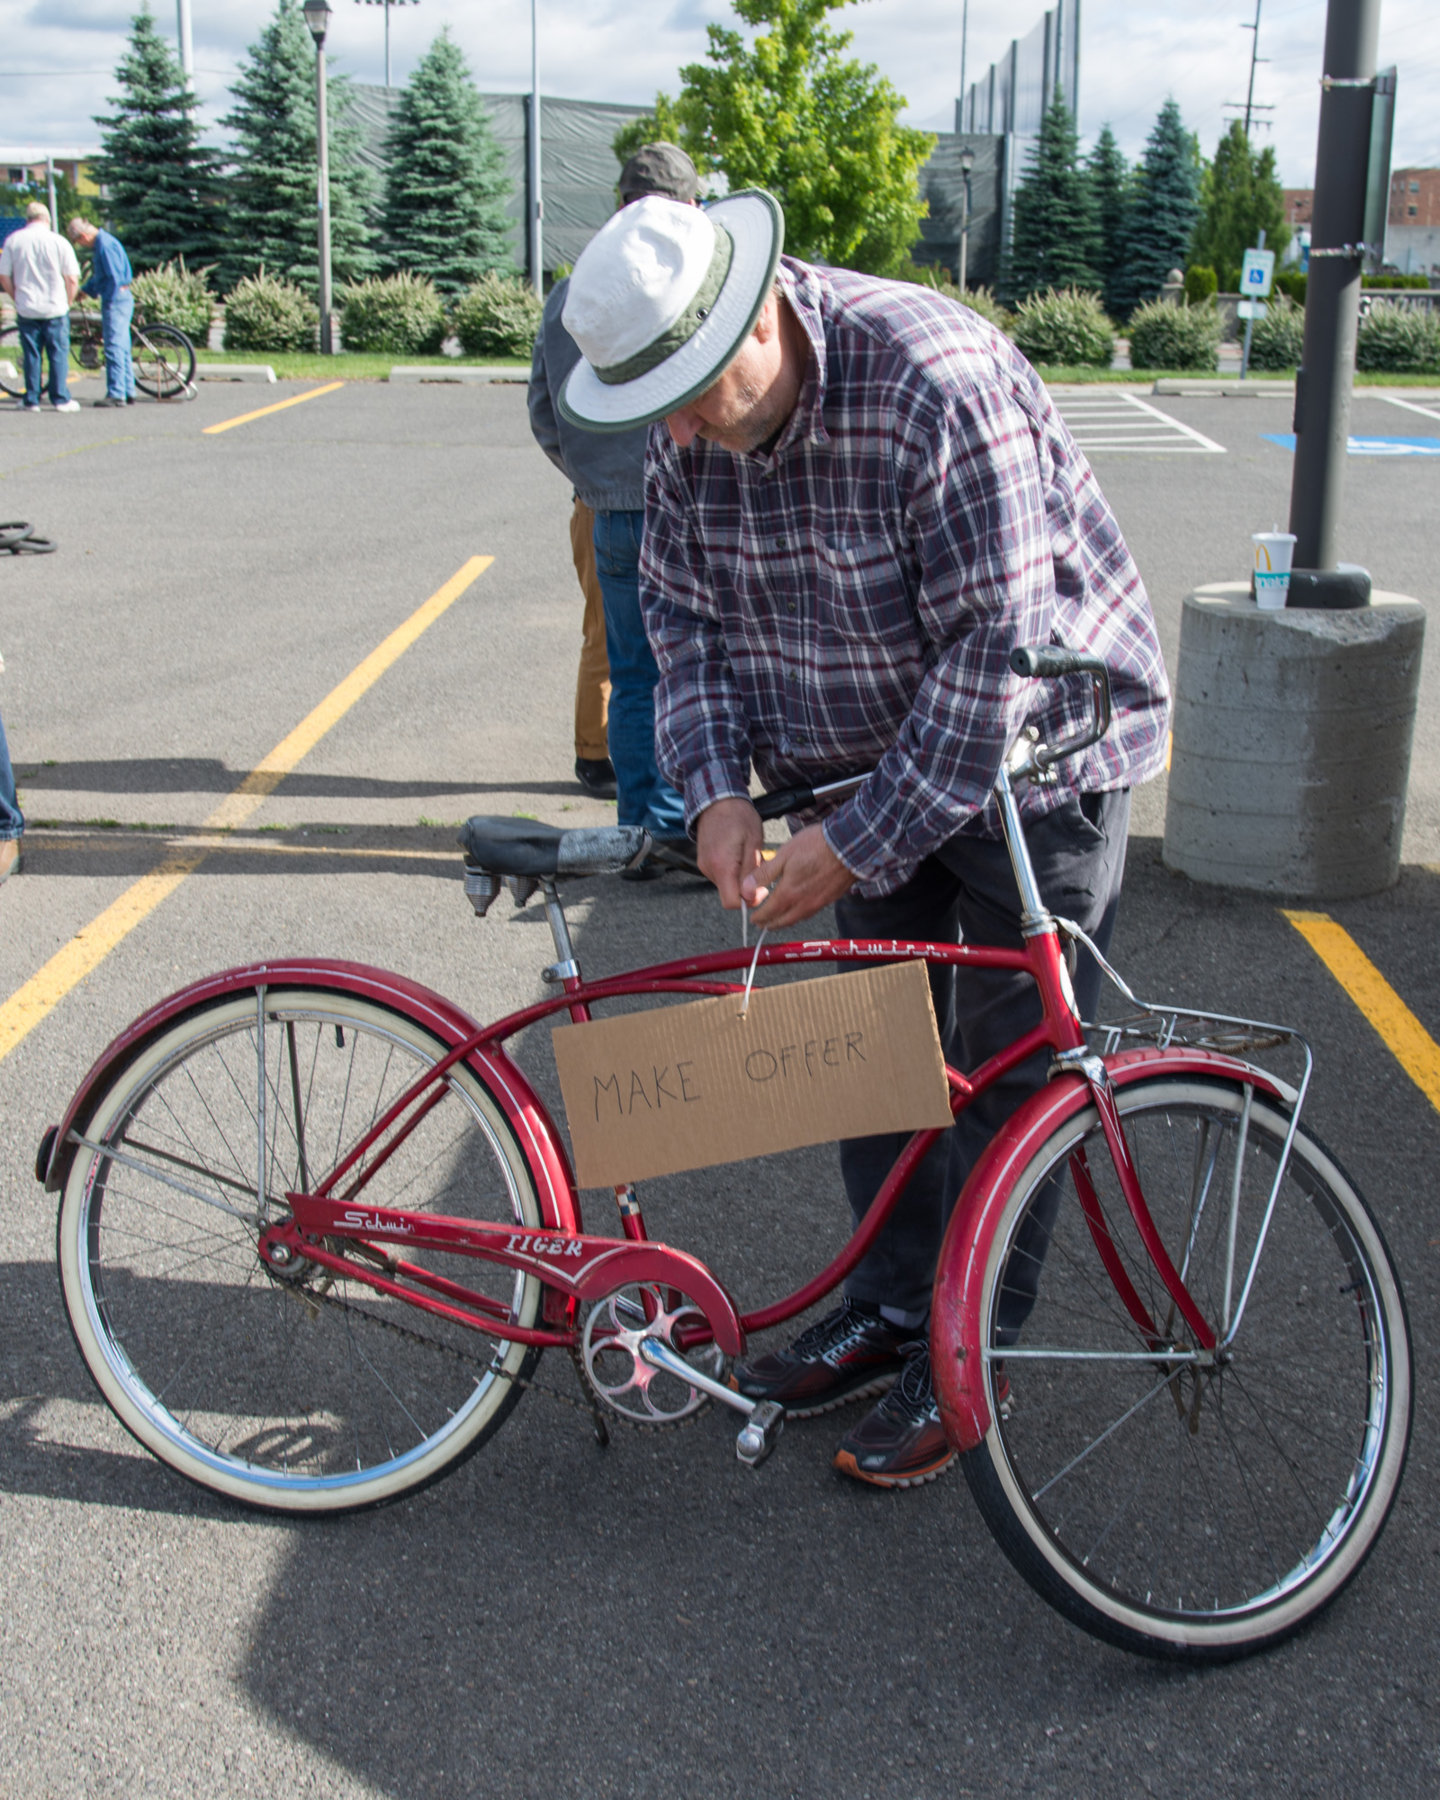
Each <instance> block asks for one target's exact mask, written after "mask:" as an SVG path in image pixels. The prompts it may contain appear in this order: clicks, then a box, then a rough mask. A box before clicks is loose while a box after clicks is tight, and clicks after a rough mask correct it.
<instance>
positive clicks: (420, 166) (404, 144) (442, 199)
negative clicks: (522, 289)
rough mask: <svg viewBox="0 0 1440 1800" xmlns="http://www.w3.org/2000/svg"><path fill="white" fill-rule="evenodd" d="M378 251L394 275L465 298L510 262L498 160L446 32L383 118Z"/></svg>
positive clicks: (505, 187) (506, 188)
mask: <svg viewBox="0 0 1440 1800" xmlns="http://www.w3.org/2000/svg"><path fill="white" fill-rule="evenodd" d="M386 161H387V165H388V167H387V175H386V188H385V253H386V259H387V261H388V262H389V264H390V266H391V267H392V268H394V269H397V270H400V271H403V272H408V273H411V274H414V275H420V276H424V277H427V278H428V279H429V280H430V281H432V282H434V284H435V286H436V287H437V288H438V289H439V291H440V292H441V293H442V294H447V295H455V294H463V293H464V292H465V290H466V289H467V288H468V287H469V286H470V284H471V283H472V282H474V281H478V280H479V279H480V277H481V276H482V275H484V274H486V273H487V272H488V271H489V270H491V269H508V268H509V267H510V266H511V264H512V263H513V262H514V247H513V245H512V243H511V237H510V221H509V219H508V218H507V217H506V216H505V197H506V195H507V194H508V193H509V192H510V183H509V181H508V180H507V179H506V177H505V174H504V172H503V171H504V163H505V153H504V151H503V150H502V149H501V148H500V145H499V144H498V143H497V142H496V141H495V139H494V137H493V136H492V135H491V132H490V121H489V118H488V116H487V115H486V112H485V109H484V107H483V106H482V105H481V104H480V96H479V94H478V93H476V91H475V84H474V82H473V81H472V80H471V77H470V70H469V68H468V67H467V65H466V62H465V58H464V56H463V54H462V53H461V51H460V49H459V47H458V46H457V44H456V43H455V40H454V39H453V38H452V37H451V36H450V32H449V29H448V27H447V28H446V29H445V30H444V31H442V32H441V33H440V35H439V37H437V38H436V39H435V41H434V43H433V44H431V46H430V48H429V50H428V51H427V52H426V53H425V56H424V58H423V60H422V61H421V62H420V64H419V65H418V66H417V68H416V70H415V73H414V74H413V75H412V76H411V77H410V80H409V81H408V82H407V83H406V85H405V88H404V91H403V92H402V93H401V95H400V100H399V103H398V105H397V106H396V108H395V111H394V113H393V115H392V117H391V122H390V131H389V136H388V140H387V144H386Z"/></svg>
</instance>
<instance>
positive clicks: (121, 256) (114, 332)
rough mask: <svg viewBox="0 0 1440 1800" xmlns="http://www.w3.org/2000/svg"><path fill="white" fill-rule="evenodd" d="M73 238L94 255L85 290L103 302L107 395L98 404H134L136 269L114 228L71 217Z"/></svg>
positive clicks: (102, 328) (70, 225)
mask: <svg viewBox="0 0 1440 1800" xmlns="http://www.w3.org/2000/svg"><path fill="white" fill-rule="evenodd" d="M68 229H69V232H70V241H71V243H72V244H78V245H79V246H80V248H81V249H82V250H88V251H89V252H90V254H91V256H92V258H93V262H92V264H91V269H90V279H89V280H88V281H87V282H86V283H85V285H84V286H83V287H82V288H81V290H80V292H81V293H82V294H93V295H94V296H96V297H97V298H98V299H99V302H100V335H101V337H102V338H103V340H104V343H105V398H104V399H103V400H97V401H96V402H95V405H96V406H133V405H134V404H135V370H134V367H133V365H132V363H131V361H130V321H131V319H133V318H134V316H135V300H134V296H133V295H132V294H131V292H130V283H131V281H132V279H133V271H132V269H131V267H130V258H129V257H128V256H127V255H126V254H125V246H124V245H123V244H122V243H121V242H120V240H119V238H117V237H115V236H114V235H113V234H112V233H111V232H108V231H102V230H101V229H100V227H99V226H98V225H92V224H91V223H90V221H89V220H88V219H72V220H71V221H70V224H69V227H68Z"/></svg>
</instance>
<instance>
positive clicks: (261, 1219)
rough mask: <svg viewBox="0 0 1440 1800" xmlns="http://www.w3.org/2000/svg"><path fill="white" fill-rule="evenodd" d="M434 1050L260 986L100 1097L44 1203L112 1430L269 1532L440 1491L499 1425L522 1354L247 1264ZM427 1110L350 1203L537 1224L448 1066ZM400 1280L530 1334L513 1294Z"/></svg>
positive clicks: (536, 1302) (383, 1300) (510, 1136)
mask: <svg viewBox="0 0 1440 1800" xmlns="http://www.w3.org/2000/svg"><path fill="white" fill-rule="evenodd" d="M444 1053H445V1046H444V1045H442V1044H441V1043H440V1042H439V1041H438V1040H436V1039H435V1038H434V1037H432V1036H431V1035H430V1034H429V1033H428V1032H427V1031H426V1030H425V1029H424V1028H423V1027H422V1026H420V1025H418V1024H417V1023H416V1022H415V1021H414V1020H412V1019H410V1018H409V1017H407V1016H406V1015H405V1014H403V1013H401V1012H397V1011H393V1010H391V1009H390V1008H388V1007H384V1006H381V1005H377V1004H374V1003H372V1002H369V1001H365V1000H361V999H359V998H357V997H355V996H352V995H347V994H343V993H338V992H331V991H329V990H326V989H321V988H314V989H310V988H303V987H302V988H287V989H276V990H274V991H271V990H267V989H265V988H263V987H257V988H256V989H255V990H254V991H253V992H247V993H245V994H243V995H242V996H240V997H238V998H229V999H226V1000H224V1001H222V1002H221V1003H219V1004H212V1005H206V1006H200V1007H197V1008H195V1009H194V1010H193V1011H191V1012H189V1013H186V1014H183V1015H181V1016H180V1017H179V1018H178V1019H176V1020H175V1021H174V1022H172V1023H171V1024H170V1025H169V1026H168V1027H167V1028H166V1029H165V1030H164V1031H163V1032H162V1033H161V1034H160V1035H159V1036H158V1037H157V1038H156V1039H154V1040H153V1041H152V1042H151V1043H149V1044H148V1045H147V1046H145V1048H144V1049H143V1050H142V1051H141V1052H140V1054H139V1055H138V1056H137V1057H136V1058H135V1060H134V1061H133V1062H131V1063H130V1064H129V1066H128V1067H126V1068H124V1069H123V1070H122V1071H121V1072H120V1073H119V1074H118V1075H117V1076H116V1077H115V1078H114V1080H113V1081H112V1083H111V1085H110V1087H109V1088H108V1089H107V1090H106V1091H105V1092H104V1093H103V1094H102V1095H101V1097H100V1099H99V1101H98V1103H97V1105H96V1107H95V1109H94V1112H93V1113H92V1115H91V1117H90V1119H89V1121H88V1123H87V1125H86V1127H85V1132H84V1135H85V1137H86V1139H87V1140H88V1142H87V1145H86V1146H85V1147H83V1148H82V1149H80V1150H79V1151H78V1152H77V1154H76V1157H75V1161H74V1165H73V1167H72V1169H71V1172H70V1175H69V1178H68V1180H67V1181H66V1184H65V1191H64V1195H63V1197H62V1200H61V1205H60V1215H59V1226H58V1235H59V1262H60V1277H61V1286H62V1290H63V1293H64V1298H65V1305H66V1310H67V1312H68V1314H69V1318H70V1324H71V1327H72V1329H73V1331H74V1333H75V1338H76V1341H77V1343H78V1344H79V1347H80V1351H81V1354H82V1355H83V1357H84V1359H85V1362H86V1364H87V1366H88V1368H89V1370H90V1373H91V1375H92V1376H93V1377H94V1379H95V1381H96V1383H97V1384H98V1386H99V1388H100V1391H101V1393H102V1394H103V1395H104V1397H105V1399H106V1400H107V1401H108V1403H109V1404H110V1406H111V1407H112V1409H113V1410H114V1412H115V1413H116V1415H117V1416H118V1417H119V1419H120V1421H121V1423H122V1424H124V1425H125V1426H126V1428H127V1429H128V1430H129V1431H131V1432H132V1433H133V1434H134V1435H135V1437H137V1438H138V1439H139V1440H140V1442H141V1443H142V1444H144V1445H145V1446H146V1447H147V1448H148V1449H149V1450H151V1451H153V1452H154V1454H155V1455H156V1456H158V1457H159V1458H160V1459H161V1460H162V1461H163V1462H166V1463H168V1464H169V1465H170V1467H171V1468H173V1469H175V1470H177V1471H178V1472H179V1473H180V1474H181V1475H184V1476H186V1477H187V1478H188V1479H190V1480H192V1481H196V1482H199V1483H200V1484H201V1485H202V1486H204V1487H207V1488H211V1489H213V1490H215V1491H216V1492H218V1493H221V1494H225V1495H228V1496H230V1497H231V1498H233V1499H236V1500H240V1501H243V1502H245V1503H246V1504H248V1505H251V1506H257V1507H262V1508H265V1509H268V1510H271V1511H276V1512H295V1513H325V1512H346V1511H351V1510H354V1509H357V1508H360V1507H366V1506H374V1505H378V1504H380V1503H382V1502H384V1501H388V1500H393V1499H395V1498H396V1497H398V1496H399V1495H401V1494H406V1493H409V1492H411V1491H413V1490H414V1489H416V1488H419V1487H423V1486H425V1485H426V1484H427V1483H428V1482H431V1481H434V1480H436V1479H437V1478H438V1477H439V1476H441V1475H443V1474H445V1473H446V1472H447V1471H448V1470H449V1469H451V1468H452V1467H453V1466H454V1464H455V1463H457V1462H458V1461H459V1460H460V1459H461V1458H463V1457H465V1456H467V1455H469V1454H470V1453H471V1452H473V1451H474V1450H476V1449H478V1448H479V1447H480V1445H481V1444H482V1443H484V1442H485V1441H486V1439H487V1438H488V1437H490V1436H491V1434H492V1433H493V1432H495V1431H496V1430H497V1429H498V1428H499V1426H500V1424H501V1423H502V1422H503V1420H504V1419H505V1417H506V1416H507V1414H508V1413H509V1412H510V1410H511V1408H512V1407H513V1406H514V1405H515V1402H516V1400H517V1399H518V1397H519V1394H520V1384H521V1383H522V1382H523V1381H524V1380H525V1379H526V1378H527V1376H528V1375H529V1373H530V1371H531V1369H532V1368H533V1367H534V1364H535V1361H536V1359H537V1357H538V1354H539V1352H538V1351H536V1350H534V1349H531V1348H529V1347H527V1346H526V1345H524V1344H520V1343H516V1342H514V1341H508V1342H506V1341H497V1340H495V1339H492V1338H490V1337H488V1336H486V1335H484V1334H482V1333H480V1332H478V1331H475V1330H473V1329H471V1328H468V1327H466V1326H463V1325H460V1324H451V1323H449V1322H448V1321H446V1320H444V1319H440V1318H436V1317H433V1316H431V1315H429V1314H426V1313H423V1312H421V1311H418V1310H417V1309H416V1308H414V1307H412V1306H409V1305H408V1304H407V1303H406V1302H404V1301H403V1300H398V1299H391V1298H388V1297H386V1296H384V1295H382V1294H379V1293H377V1292H376V1290H375V1289H374V1288H372V1287H370V1286H368V1285H367V1284H365V1283H364V1282H362V1281H359V1280H355V1279H350V1278H348V1277H345V1276H332V1275H331V1274H329V1273H327V1272H326V1271H325V1270H323V1269H321V1268H319V1267H317V1266H315V1265H314V1264H306V1265H303V1266H302V1267H301V1269H300V1270H298V1271H297V1272H296V1274H295V1278H294V1279H286V1278H284V1277H282V1276H281V1275H280V1274H279V1273H277V1272H275V1271H272V1270H270V1269H269V1268H268V1267H267V1265H266V1264H265V1263H263V1262H262V1261H261V1259H260V1256H259V1253H258V1249H257V1242H258V1239H259V1236H260V1233H261V1232H262V1231H263V1230H264V1229H265V1228H266V1226H267V1225H269V1224H272V1223H273V1222H275V1220H277V1219H283V1218H284V1217H285V1216H286V1215H287V1213H288V1211H289V1207H288V1203H287V1201H286V1198H285V1196H286V1193H287V1191H296V1190H300V1189H303V1188H304V1187H306V1186H308V1185H311V1184H312V1183H313V1182H315V1181H318V1180H319V1179H321V1178H323V1176H324V1174H325V1173H326V1172H327V1171H328V1170H329V1169H330V1168H332V1167H334V1166H335V1164H336V1163H337V1162H338V1161H339V1160H340V1158H341V1157H342V1156H344V1155H345V1153H346V1152H347V1151H348V1150H349V1149H350V1148H351V1146H352V1145H353V1144H354V1143H355V1142H356V1141H358V1139H359V1138H360V1137H361V1136H362V1135H363V1134H364V1132H365V1131H366V1130H367V1129H368V1128H369V1126H370V1125H371V1124H372V1123H373V1122H374V1121H375V1120H376V1119H377V1118H379V1116H380V1115H381V1114H382V1113H383V1112H384V1110H385V1108H386V1107H387V1106H389V1105H390V1104H391V1103H392V1102H393V1101H394V1100H396V1099H398V1098H399V1096H400V1095H401V1094H402V1093H403V1092H404V1090H405V1089H406V1088H407V1087H408V1086H409V1085H410V1084H411V1083H412V1082H413V1081H414V1080H415V1079H416V1078H417V1077H418V1076H421V1075H423V1074H424V1072H425V1071H426V1070H427V1069H429V1068H432V1067H433V1066H434V1065H435V1063H437V1062H438V1061H439V1060H440V1059H441V1057H442V1056H443V1055H444ZM441 1090H442V1091H441V1096H440V1099H439V1101H438V1103H437V1104H435V1105H434V1106H432V1107H431V1108H430V1110H429V1111H428V1112H427V1113H426V1114H425V1116H424V1118H423V1119H422V1120H421V1121H420V1123H419V1125H418V1126H417V1127H416V1128H415V1130H414V1131H413V1132H412V1133H411V1135H410V1136H409V1137H407V1138H406V1139H405V1140H404V1142H403V1143H402V1144H401V1146H400V1147H399V1149H398V1150H397V1151H396V1152H395V1153H394V1155H393V1156H391V1157H390V1158H389V1159H388V1160H387V1161H385V1162H383V1163H381V1164H380V1165H379V1166H378V1167H373V1168H372V1170H371V1173H370V1176H369V1179H368V1181H367V1182H366V1184H365V1185H364V1186H363V1188H361V1189H360V1190H359V1193H358V1195H357V1198H358V1199H359V1200H360V1201H361V1202H363V1203H364V1204H366V1205H378V1206H389V1207H401V1208H404V1209H406V1210H409V1211H416V1212H418V1211H433V1212H437V1213H443V1214H447V1215H449V1216H452V1217H455V1216H459V1217H465V1218H473V1219H479V1220H489V1221H492V1222H497V1221H505V1222H508V1221H512V1220H513V1221H514V1223H515V1224H517V1225H523V1226H527V1227H530V1228H534V1227H537V1226H539V1225H541V1224H542V1223H543V1221H542V1218H541V1214H540V1207H539V1204H538V1201H537V1198H536V1191H535V1185H534V1182H533V1181H532V1179H531V1176H530V1172H529V1169H528V1167H527V1164H526V1161H525V1156H524V1153H523V1151H522V1149H521V1147H520V1145H519V1143H518V1142H517V1140H516V1138H515V1135H514V1133H513V1131H512V1130H511V1128H510V1126H509V1124H508V1122H507V1120H506V1119H505V1116H504V1114H503V1112H502V1111H501V1109H500V1107H499V1106H498V1104H497V1103H496V1101H495V1100H494V1098H493V1097H492V1096H491V1094H490V1093H489V1091H488V1090H487V1089H486V1088H485V1087H484V1085H483V1084H482V1083H481V1082H480V1081H479V1080H478V1079H477V1077H476V1076H475V1075H474V1074H473V1072H472V1071H470V1070H469V1069H467V1068H464V1067H463V1066H457V1067H455V1068H452V1069H451V1070H450V1071H449V1072H448V1074H447V1075H446V1076H445V1077H443V1079H442V1083H441ZM375 1160H376V1161H377V1162H378V1158H376V1159H375ZM360 1166H361V1168H362V1170H363V1168H364V1166H365V1165H364V1164H363V1163H362V1164H361V1165H360ZM335 1247H337V1248H338V1247H340V1246H339V1245H338V1244H337V1245H336V1246H335ZM352 1253H353V1251H352ZM414 1260H416V1261H423V1262H424V1264H425V1266H426V1267H427V1268H428V1269H430V1270H431V1271H432V1272H433V1273H435V1274H437V1275H439V1276H441V1277H444V1278H446V1279H448V1280H450V1281H454V1282H458V1283H460V1284H461V1285H463V1286H464V1287H467V1288H469V1289H470V1290H471V1291H473V1292H479V1293H482V1294H484V1295H486V1296H487V1298H489V1299H490V1300H491V1301H492V1302H493V1303H496V1305H497V1309H498V1310H499V1316H500V1317H501V1318H502V1319H503V1318H508V1319H510V1320H513V1321H514V1322H515V1323H517V1324H521V1325H527V1326H528V1325H534V1324H535V1323H536V1322H537V1319H538V1315H539V1311H540V1303H541V1284H540V1283H539V1282H538V1281H537V1280H536V1279H535V1278H534V1277H533V1276H529V1275H517V1274H516V1273H515V1272H514V1271H512V1270H506V1269H502V1268H499V1267H497V1266H496V1265H494V1264H490V1263H485V1262H481V1261H478V1260H476V1259H473V1258H469V1257H459V1256H450V1255H443V1254H439V1253H433V1254H432V1253H420V1254H419V1255H417V1256H416V1258H415V1259H414Z"/></svg>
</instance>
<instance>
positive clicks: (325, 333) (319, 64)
mask: <svg viewBox="0 0 1440 1800" xmlns="http://www.w3.org/2000/svg"><path fill="white" fill-rule="evenodd" d="M304 13H305V23H306V24H307V25H308V26H309V28H310V35H311V37H312V38H314V40H315V147H316V152H317V160H318V162H319V165H320V177H319V186H318V191H317V194H316V210H317V212H318V215H319V219H318V223H319V237H320V354H321V355H322V356H333V355H334V354H335V335H334V324H333V321H332V320H331V317H330V145H329V139H328V134H327V132H326V118H325V34H326V32H327V31H328V30H329V29H330V7H329V5H328V3H327V0H305V6H304Z"/></svg>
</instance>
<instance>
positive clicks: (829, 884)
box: [707, 819, 855, 930]
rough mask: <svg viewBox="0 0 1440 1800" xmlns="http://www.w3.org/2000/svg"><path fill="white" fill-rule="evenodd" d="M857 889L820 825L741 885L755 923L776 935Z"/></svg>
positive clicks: (807, 830)
mask: <svg viewBox="0 0 1440 1800" xmlns="http://www.w3.org/2000/svg"><path fill="white" fill-rule="evenodd" d="M756 823H757V824H758V823H759V820H758V819H757V820H756ZM707 872H708V871H707ZM854 885H855V876H854V875H852V874H851V873H850V871H849V869H847V868H846V867H845V865H844V863H843V862H841V860H840V858H839V857H838V856H837V855H836V854H835V852H834V851H833V850H832V849H831V848H830V846H829V844H827V843H826V841H825V833H824V832H823V831H822V830H821V829H820V827H819V826H818V825H807V826H806V827H805V829H804V830H803V831H799V832H797V833H796V834H795V836H794V837H793V838H791V840H790V842H789V843H788V844H782V845H781V847H780V848H779V849H778V850H777V851H776V852H775V854H774V856H773V857H772V858H771V859H770V861H769V862H767V863H765V864H764V865H763V866H762V867H759V868H755V867H753V866H752V869H751V872H750V873H749V874H747V875H746V876H745V877H744V879H743V880H742V881H741V883H740V896H741V899H742V900H743V901H744V902H745V904H746V905H747V906H749V907H750V908H751V912H750V917H751V918H752V919H753V920H754V921H755V923H756V924H757V925H762V926H764V927H765V928H766V930H773V929H774V928H775V927H776V926H777V925H795V924H797V923H798V922H799V921H800V920H801V919H809V918H812V917H813V916H814V915H815V914H816V913H817V912H819V911H820V909H821V908H822V907H825V906H829V905H830V903H831V901H832V900H838V899H839V898H840V896H841V895H842V894H845V893H848V892H849V891H850V889H851V888H852V887H854Z"/></svg>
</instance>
